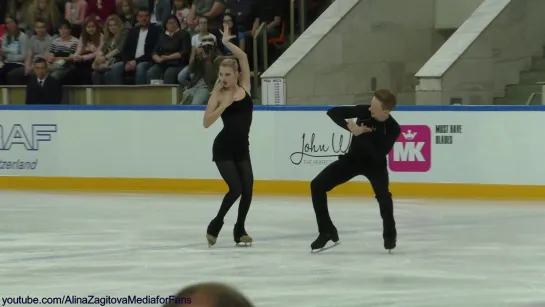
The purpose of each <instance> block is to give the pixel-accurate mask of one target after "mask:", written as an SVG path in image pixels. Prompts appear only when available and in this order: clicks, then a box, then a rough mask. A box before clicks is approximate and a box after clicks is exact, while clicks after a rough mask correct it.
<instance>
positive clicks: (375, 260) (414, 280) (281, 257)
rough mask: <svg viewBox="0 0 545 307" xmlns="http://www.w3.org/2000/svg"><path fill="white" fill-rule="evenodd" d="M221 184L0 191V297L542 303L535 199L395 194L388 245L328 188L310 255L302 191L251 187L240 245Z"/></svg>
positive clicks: (360, 209)
mask: <svg viewBox="0 0 545 307" xmlns="http://www.w3.org/2000/svg"><path fill="white" fill-rule="evenodd" d="M221 197H222V196H221V195H209V196H157V195H121V194H120V195H81V194H52V193H23V192H0V296H2V297H6V296H18V295H22V296H26V295H30V296H33V297H40V298H41V297H54V296H62V295H77V296H81V297H83V296H87V295H95V296H106V295H110V296H127V295H136V296H142V297H144V296H146V295H151V296H162V297H167V296H169V295H171V294H173V293H175V292H177V290H179V289H180V288H182V287H183V286H186V285H188V284H190V283H194V282H198V281H222V282H227V283H230V284H233V285H235V286H236V287H238V288H239V289H240V290H242V291H243V292H244V293H245V294H247V295H248V296H249V297H250V298H251V299H252V300H253V301H254V302H255V304H256V306H257V307H273V306H275V307H276V306H290V307H291V306H293V307H325V306H328V307H349V306H350V307H364V306H400V307H417V306H418V307H425V306H430V307H432V306H433V307H450V306H453V307H454V306H456V307H460V306H463V307H491V306H525V307H526V306H545V204H543V203H523V202H518V203H517V202H511V203H507V202H484V201H471V202H468V201H453V200H449V201H445V200H437V201H431V200H397V203H396V211H395V214H396V219H397V223H398V232H399V237H398V247H397V249H395V250H394V251H393V253H392V254H388V253H387V252H386V251H385V250H384V249H383V247H382V237H381V231H382V230H381V226H382V224H381V220H380V215H379V211H378V207H377V205H376V203H375V200H374V199H371V198H369V199H356V198H351V199H348V198H332V199H330V211H331V215H332V218H333V220H334V222H335V223H336V225H337V228H338V229H339V235H340V238H341V242H342V243H341V245H339V246H337V247H335V248H333V249H329V250H327V251H325V252H322V253H319V254H311V253H310V250H309V245H310V243H311V241H312V240H314V239H315V237H316V234H317V233H316V231H317V230H316V221H315V217H314V213H313V211H312V205H311V203H310V200H309V198H280V197H263V196H256V197H255V198H254V202H253V206H252V208H251V211H250V214H249V217H248V223H247V230H248V231H249V233H250V234H251V235H252V236H253V238H254V244H253V246H252V247H250V248H241V247H235V246H234V242H233V238H232V225H233V223H234V220H235V219H236V211H237V207H236V206H237V205H238V204H235V207H233V209H232V210H231V212H230V213H229V215H228V217H227V219H226V223H225V226H224V228H223V231H222V233H221V234H220V237H219V240H218V244H217V245H216V246H215V247H213V248H208V246H207V244H206V241H205V231H206V226H207V224H208V222H209V221H210V219H212V218H213V216H214V215H215V213H216V210H217V209H218V208H219V204H220V201H221Z"/></svg>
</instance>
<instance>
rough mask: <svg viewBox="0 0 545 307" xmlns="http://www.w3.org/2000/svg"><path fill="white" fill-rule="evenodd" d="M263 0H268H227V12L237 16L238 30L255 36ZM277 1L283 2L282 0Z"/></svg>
mask: <svg viewBox="0 0 545 307" xmlns="http://www.w3.org/2000/svg"><path fill="white" fill-rule="evenodd" d="M262 1H266V0H246V1H239V0H225V4H226V6H227V12H228V13H230V14H231V15H233V16H237V27H238V32H242V33H243V34H244V35H245V36H246V37H249V36H254V35H255V32H256V31H257V29H258V28H259V24H260V20H259V13H260V3H261V2H262ZM276 1H278V2H281V0H276ZM242 50H244V49H242Z"/></svg>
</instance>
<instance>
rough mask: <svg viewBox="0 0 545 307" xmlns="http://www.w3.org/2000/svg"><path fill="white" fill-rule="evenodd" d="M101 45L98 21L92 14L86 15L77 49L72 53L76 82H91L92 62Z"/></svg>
mask: <svg viewBox="0 0 545 307" xmlns="http://www.w3.org/2000/svg"><path fill="white" fill-rule="evenodd" d="M101 47H102V34H101V33H100V26H99V25H98V21H97V20H96V19H95V18H93V16H88V17H87V18H86V19H85V21H84V22H83V29H82V31H81V38H80V41H79V44H78V49H77V50H76V53H75V54H74V66H75V69H76V71H77V72H78V73H77V76H78V78H77V81H78V84H91V83H92V80H91V73H92V72H93V68H92V67H93V62H94V61H95V58H96V56H97V54H98V53H99V51H100V48H101Z"/></svg>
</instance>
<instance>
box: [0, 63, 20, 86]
mask: <svg viewBox="0 0 545 307" xmlns="http://www.w3.org/2000/svg"><path fill="white" fill-rule="evenodd" d="M21 66H22V67H23V68H24V65H23V64H18V63H4V66H3V67H2V68H0V85H7V84H8V78H7V76H8V73H9V72H10V71H12V70H14V69H17V68H20V67H21Z"/></svg>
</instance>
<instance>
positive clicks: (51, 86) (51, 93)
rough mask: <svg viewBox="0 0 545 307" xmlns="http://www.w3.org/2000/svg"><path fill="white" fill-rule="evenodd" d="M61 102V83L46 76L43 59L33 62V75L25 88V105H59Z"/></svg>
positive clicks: (45, 64)
mask: <svg viewBox="0 0 545 307" xmlns="http://www.w3.org/2000/svg"><path fill="white" fill-rule="evenodd" d="M61 102H62V85H61V83H60V82H59V81H58V80H57V79H55V78H53V77H52V76H48V69H47V62H46V60H45V59H43V58H37V59H36V60H35V61H34V75H32V76H31V77H30V78H29V81H28V84H27V87H26V104H60V103H61Z"/></svg>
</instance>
